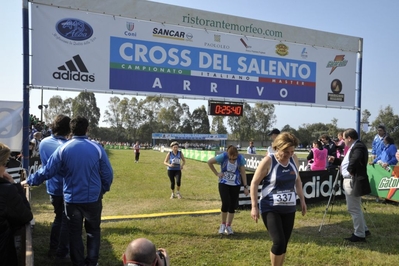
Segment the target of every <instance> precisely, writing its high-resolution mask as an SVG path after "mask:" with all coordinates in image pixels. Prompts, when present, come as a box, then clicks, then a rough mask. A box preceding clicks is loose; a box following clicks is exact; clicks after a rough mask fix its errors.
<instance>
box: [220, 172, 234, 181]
mask: <svg viewBox="0 0 399 266" xmlns="http://www.w3.org/2000/svg"><path fill="white" fill-rule="evenodd" d="M223 178H224V179H226V180H228V181H234V180H235V179H236V174H234V173H231V172H223Z"/></svg>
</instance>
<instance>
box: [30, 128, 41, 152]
mask: <svg viewBox="0 0 399 266" xmlns="http://www.w3.org/2000/svg"><path fill="white" fill-rule="evenodd" d="M41 139H42V133H40V132H39V131H37V132H35V133H34V134H33V139H32V140H31V141H30V142H31V143H32V157H38V156H40V150H39V147H40V141H41Z"/></svg>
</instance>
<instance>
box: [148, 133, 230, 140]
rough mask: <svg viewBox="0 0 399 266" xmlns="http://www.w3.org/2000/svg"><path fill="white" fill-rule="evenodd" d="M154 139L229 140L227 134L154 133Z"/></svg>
mask: <svg viewBox="0 0 399 266" xmlns="http://www.w3.org/2000/svg"><path fill="white" fill-rule="evenodd" d="M152 139H168V140H172V139H173V140H175V139H186V140H227V134H179V133H152Z"/></svg>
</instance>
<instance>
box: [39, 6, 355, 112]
mask: <svg viewBox="0 0 399 266" xmlns="http://www.w3.org/2000/svg"><path fill="white" fill-rule="evenodd" d="M144 2H148V1H144ZM149 4H151V5H153V4H154V3H150V2H149ZM32 5H33V7H32V8H31V18H32V19H31V20H32V33H31V34H32V55H33V56H32V71H31V72H32V75H31V76H32V78H31V81H32V86H33V87H48V88H54V89H57V88H62V89H70V90H89V91H93V92H105V93H112V92H115V93H127V94H135V95H159V96H173V97H180V98H194V99H198V98H201V97H202V98H205V99H219V100H220V99H223V100H241V101H242V100H244V101H245V100H246V101H252V102H257V101H260V102H264V101H269V102H278V103H287V104H297V103H300V104H303V105H321V106H340V107H341V108H353V107H354V106H355V105H356V103H355V102H356V101H355V89H356V71H357V70H356V69H357V53H356V52H357V51H349V50H338V49H333V48H326V47H324V46H320V47H316V46H315V45H314V44H304V43H296V42H288V41H283V40H278V39H273V38H267V39H266V38H257V37H250V35H238V34H231V33H227V32H223V31H213V30H207V29H204V28H201V29H200V28H193V27H189V26H179V25H173V24H167V23H159V22H152V21H147V20H138V19H133V18H126V17H121V16H114V15H107V14H106V13H91V12H87V11H86V10H85V11H81V10H73V9H67V8H58V7H56V6H46V5H40V4H32ZM178 10H180V9H179V8H178V7H174V12H178ZM181 10H182V11H183V9H181ZM193 11H195V10H193ZM198 12H199V11H198ZM202 12H203V11H202ZM182 15H183V14H182ZM186 15H187V14H186ZM190 16H191V17H195V14H190ZM298 29H299V28H298ZM287 32H288V31H287ZM304 32H305V31H304ZM334 36H335V35H334Z"/></svg>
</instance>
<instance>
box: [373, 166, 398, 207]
mask: <svg viewBox="0 0 399 266" xmlns="http://www.w3.org/2000/svg"><path fill="white" fill-rule="evenodd" d="M395 173H396V174H395ZM367 174H368V176H369V181H370V187H371V195H373V196H376V197H379V198H384V199H388V200H392V201H397V202H399V191H398V190H399V166H391V171H387V170H386V169H385V168H383V167H382V166H381V165H379V164H374V165H368V166H367Z"/></svg>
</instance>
